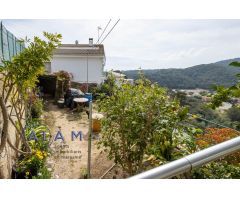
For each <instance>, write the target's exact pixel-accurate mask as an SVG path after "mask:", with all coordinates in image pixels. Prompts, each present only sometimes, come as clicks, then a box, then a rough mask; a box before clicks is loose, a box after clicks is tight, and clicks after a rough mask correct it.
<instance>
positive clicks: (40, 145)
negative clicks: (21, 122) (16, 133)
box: [17, 120, 51, 178]
mask: <svg viewBox="0 0 240 200" xmlns="http://www.w3.org/2000/svg"><path fill="white" fill-rule="evenodd" d="M32 131H34V132H35V134H36V136H37V137H38V141H33V140H31V141H29V145H30V147H31V149H32V154H30V155H25V156H21V157H20V159H19V160H18V161H17V172H18V173H19V174H22V175H23V176H24V177H25V178H51V173H50V172H49V171H48V169H47V167H46V159H47V157H48V156H49V155H50V150H49V140H50V133H49V130H48V128H47V127H46V126H44V125H41V123H40V122H39V120H32V121H28V122H27V125H26V128H25V134H26V137H27V138H29V137H30V134H31V132H32ZM42 132H45V133H46V134H45V135H46V138H45V140H43V138H42V135H41V134H42Z"/></svg>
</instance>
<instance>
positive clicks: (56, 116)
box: [44, 100, 122, 179]
mask: <svg viewBox="0 0 240 200" xmlns="http://www.w3.org/2000/svg"><path fill="white" fill-rule="evenodd" d="M45 104H46V109H45V113H44V120H45V122H46V123H47V124H48V126H49V127H50V130H51V134H52V137H53V138H52V139H54V138H55V137H56V134H57V132H58V131H61V133H62V135H63V137H64V142H63V141H62V140H61V139H58V140H56V141H52V143H51V149H52V154H51V156H50V158H49V159H48V161H47V162H48V166H49V168H50V169H52V178H61V179H79V178H86V174H87V155H88V127H89V123H88V116H87V114H86V112H81V113H79V112H77V111H74V112H73V111H71V110H69V108H59V107H58V106H57V105H54V103H53V101H51V100H50V101H46V102H45ZM93 108H94V106H93ZM93 112H96V110H95V109H93ZM72 131H75V132H78V131H81V132H82V136H83V137H82V141H80V138H79V137H78V138H75V140H74V141H72V138H71V132H72ZM99 137H100V136H99V133H98V134H93V139H92V153H91V178H100V177H101V176H102V175H103V174H104V173H105V172H106V171H107V170H108V169H109V168H110V167H111V166H112V165H113V164H114V162H113V161H111V160H109V159H107V156H106V153H105V152H102V151H101V150H99V149H97V141H98V138H99ZM117 168H118V167H114V168H113V169H112V170H111V171H110V172H109V173H108V174H107V175H106V176H105V177H104V178H121V177H122V175H121V173H119V169H117Z"/></svg>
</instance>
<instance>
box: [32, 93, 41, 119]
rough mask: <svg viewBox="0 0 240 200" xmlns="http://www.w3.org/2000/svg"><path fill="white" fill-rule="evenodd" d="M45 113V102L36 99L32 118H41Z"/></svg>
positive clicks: (33, 104) (33, 103)
mask: <svg viewBox="0 0 240 200" xmlns="http://www.w3.org/2000/svg"><path fill="white" fill-rule="evenodd" d="M42 113H43V100H41V99H39V98H36V99H35V100H34V101H33V102H32V105H31V117H32V118H40V117H41V115H42Z"/></svg>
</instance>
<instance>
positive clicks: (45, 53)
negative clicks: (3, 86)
mask: <svg viewBox="0 0 240 200" xmlns="http://www.w3.org/2000/svg"><path fill="white" fill-rule="evenodd" d="M43 34H44V37H45V38H46V41H45V40H41V39H40V38H39V37H34V39H33V41H32V42H29V41H27V43H28V44H27V48H25V49H24V50H23V51H22V52H21V53H19V54H18V55H16V56H15V57H13V59H12V61H3V66H1V68H2V69H1V70H2V71H4V72H5V73H6V74H7V77H8V79H10V80H11V81H12V82H13V83H14V84H15V85H17V87H18V89H19V92H21V93H22V94H23V96H25V95H26V92H27V91H26V90H27V89H29V88H34V87H35V84H36V82H37V78H38V76H39V75H41V74H43V73H44V69H45V64H44V63H45V62H48V61H49V60H50V58H51V55H52V51H53V50H54V49H55V48H56V47H57V46H59V45H60V39H61V35H60V34H51V33H47V32H44V33H43Z"/></svg>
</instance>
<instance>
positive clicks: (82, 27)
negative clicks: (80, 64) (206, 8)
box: [3, 19, 240, 70]
mask: <svg viewBox="0 0 240 200" xmlns="http://www.w3.org/2000/svg"><path fill="white" fill-rule="evenodd" d="M108 20H109V19H105V20H83V19H82V20H3V23H4V25H5V26H6V27H7V29H8V30H10V31H11V32H12V33H14V34H15V35H16V36H17V37H25V36H28V37H29V38H31V37H33V36H34V35H38V36H41V35H42V32H43V31H48V32H58V33H61V34H62V35H63V41H62V42H63V43H74V42H75V40H78V41H79V43H87V42H88V38H89V37H93V38H94V41H96V39H97V27H98V26H101V27H102V28H104V26H105V25H106V24H107V22H108ZM115 21H117V19H112V21H111V24H110V26H109V27H110V28H111V26H113V24H114V22H115ZM104 46H105V53H106V59H107V62H106V67H105V69H121V70H127V69H138V68H139V67H141V68H142V69H154V68H155V69H156V68H185V67H190V66H193V65H197V64H202V63H211V62H216V61H219V60H224V59H229V58H235V57H240V20H162V19H161V20H160V19H159V20H158V19H156V20H126V19H125V20H120V22H119V23H118V25H117V26H116V27H115V29H114V30H113V32H112V33H110V35H109V37H108V38H107V39H106V40H105V41H104Z"/></svg>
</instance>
